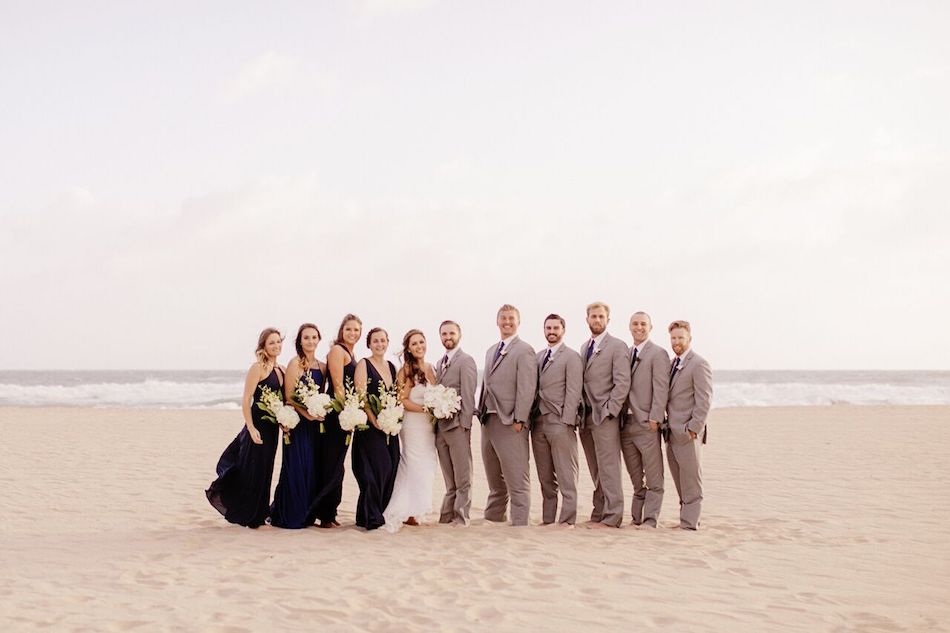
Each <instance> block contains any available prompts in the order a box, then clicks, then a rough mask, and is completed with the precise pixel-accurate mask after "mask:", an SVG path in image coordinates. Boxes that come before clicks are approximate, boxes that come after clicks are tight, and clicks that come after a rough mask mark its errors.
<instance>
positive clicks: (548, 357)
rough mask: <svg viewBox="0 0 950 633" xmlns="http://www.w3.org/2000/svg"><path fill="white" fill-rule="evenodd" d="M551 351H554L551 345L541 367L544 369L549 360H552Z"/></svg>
mask: <svg viewBox="0 0 950 633" xmlns="http://www.w3.org/2000/svg"><path fill="white" fill-rule="evenodd" d="M551 353H552V350H551V348H550V347H549V348H548V355H547V356H545V357H544V362H543V363H541V369H542V370H543V369H544V368H545V367H547V366H548V362H549V361H550V360H551Z"/></svg>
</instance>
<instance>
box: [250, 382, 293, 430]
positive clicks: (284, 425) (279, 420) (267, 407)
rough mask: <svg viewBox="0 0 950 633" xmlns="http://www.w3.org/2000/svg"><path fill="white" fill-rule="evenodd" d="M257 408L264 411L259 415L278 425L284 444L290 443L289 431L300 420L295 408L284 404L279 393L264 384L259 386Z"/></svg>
mask: <svg viewBox="0 0 950 633" xmlns="http://www.w3.org/2000/svg"><path fill="white" fill-rule="evenodd" d="M257 408H258V409H260V410H262V411H263V412H264V415H262V416H261V417H262V418H263V419H264V420H266V421H268V422H273V423H274V424H279V425H280V428H281V430H282V431H283V433H284V444H290V431H291V429H293V428H296V426H297V423H298V422H300V416H299V415H297V410H296V409H294V408H293V407H292V406H290V405H289V404H284V399H283V398H282V397H281V395H280V394H279V393H277V392H276V391H274V390H273V389H271V388H270V387H268V386H266V385H264V386H262V387H261V399H260V401H259V402H258V403H257Z"/></svg>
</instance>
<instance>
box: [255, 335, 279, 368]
mask: <svg viewBox="0 0 950 633" xmlns="http://www.w3.org/2000/svg"><path fill="white" fill-rule="evenodd" d="M271 334H276V335H277V336H279V337H280V340H281V341H283V340H284V335H283V334H281V333H280V330H278V329H277V328H275V327H266V328H264V329H263V331H261V335H260V336H258V337H257V349H255V350H254V355H255V356H257V360H259V361H260V362H261V363H266V362H267V352H265V351H264V346H265V345H266V344H267V339H269V338H270V335H271Z"/></svg>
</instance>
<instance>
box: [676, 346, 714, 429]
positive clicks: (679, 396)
mask: <svg viewBox="0 0 950 633" xmlns="http://www.w3.org/2000/svg"><path fill="white" fill-rule="evenodd" d="M711 404H712V368H710V367H709V363H707V362H706V359H705V358H703V357H702V356H700V355H699V354H697V353H696V352H694V351H693V350H690V351H689V352H687V354H686V357H685V358H684V359H683V361H682V362H681V363H680V367H679V369H677V370H676V375H675V376H674V377H673V382H672V384H671V385H670V396H669V398H668V400H667V402H666V417H667V419H668V420H669V423H670V428H672V429H673V430H675V431H680V432H683V433H685V432H686V431H687V430H689V431H692V432H693V433H695V434H696V435H698V436H699V437H700V438H702V437H703V431H704V430H705V429H706V416H707V415H709V407H710V405H711Z"/></svg>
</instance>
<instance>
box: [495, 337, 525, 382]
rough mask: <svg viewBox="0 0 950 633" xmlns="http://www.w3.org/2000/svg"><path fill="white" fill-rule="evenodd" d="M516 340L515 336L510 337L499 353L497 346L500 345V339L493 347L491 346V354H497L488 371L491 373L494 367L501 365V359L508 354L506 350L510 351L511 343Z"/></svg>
mask: <svg viewBox="0 0 950 633" xmlns="http://www.w3.org/2000/svg"><path fill="white" fill-rule="evenodd" d="M517 340H518V337H517V336H513V337H511V340H510V341H508V344H507V345H505V349H503V350H501V354H498V346H499V345H501V341H498V343H497V344H496V345H495V347H494V348H492V356H494V355H495V354H498V359H497V360H496V361H495V362H494V364H492V366H491V371H490V372H488V373H490V374H491V373H494V372H495V369H497V368H498V366H499V365H501V361H503V360H505V356H507V355H508V352H510V351H511V347H512V345H514V344H515V342H516V341H517Z"/></svg>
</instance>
